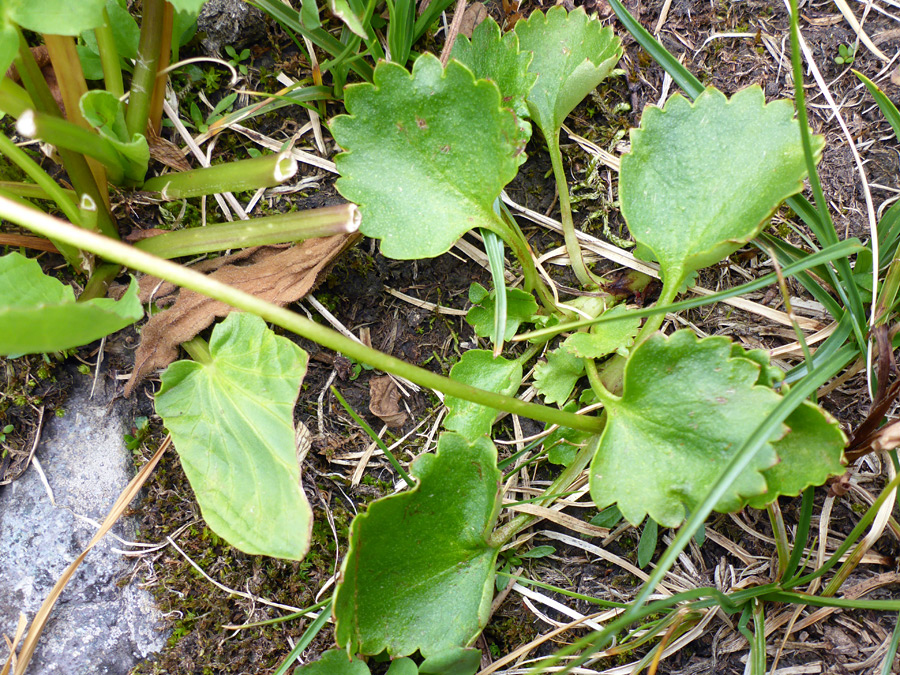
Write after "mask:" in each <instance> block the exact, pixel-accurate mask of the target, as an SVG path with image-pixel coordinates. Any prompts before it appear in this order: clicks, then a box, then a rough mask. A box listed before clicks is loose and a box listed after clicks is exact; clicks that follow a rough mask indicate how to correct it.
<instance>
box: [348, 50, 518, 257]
mask: <svg viewBox="0 0 900 675" xmlns="http://www.w3.org/2000/svg"><path fill="white" fill-rule="evenodd" d="M345 104H346V107H347V111H348V112H349V113H350V114H349V115H339V116H338V117H336V118H334V119H333V120H332V122H331V131H332V133H333V135H334V138H335V140H337V142H338V144H339V145H340V146H341V147H342V148H343V149H344V150H345V152H343V153H341V154H340V155H338V156H337V159H336V162H337V169H338V172H339V173H340V174H341V177H340V178H339V179H338V181H337V188H338V190H339V191H340V193H341V194H342V195H344V197H346V198H347V199H349V200H350V201H352V202H355V203H357V204H358V205H359V208H360V211H361V213H362V225H361V227H360V230H361V231H362V233H363V234H365V235H366V236H369V237H373V238H376V239H380V240H381V251H382V253H384V255H386V256H388V257H391V258H400V259H415V258H428V257H433V256H437V255H440V254H441V253H445V252H446V251H447V250H449V249H450V247H451V246H452V245H453V244H454V243H456V241H457V240H458V239H459V238H460V237H461V236H462V235H463V234H465V233H466V232H468V231H469V230H471V229H473V228H476V227H486V228H488V229H491V230H494V231H497V232H498V233H501V234H502V233H504V232H505V230H504V228H503V225H502V223H501V222H500V221H499V220H498V216H497V215H496V214H495V213H494V209H493V204H494V200H495V199H496V198H497V197H498V196H499V195H500V191H501V190H502V189H503V186H504V185H506V184H507V183H508V182H509V181H511V180H512V179H513V177H514V176H515V175H516V172H517V170H518V166H519V163H520V161H521V155H522V152H523V149H524V142H523V139H521V138H520V135H519V131H518V127H517V123H516V116H515V115H514V114H513V113H512V112H511V111H510V110H508V109H506V108H504V107H502V106H501V101H500V92H499V91H498V90H497V85H495V84H494V83H493V82H488V81H487V80H478V81H477V82H476V80H475V77H474V76H473V75H472V72H471V71H470V70H469V69H468V68H466V67H465V66H463V65H462V64H460V63H459V62H457V61H451V62H450V63H449V64H448V65H447V68H446V70H445V69H443V68H442V67H441V64H440V61H438V60H437V58H436V57H435V56H433V55H431V54H423V55H422V56H420V57H419V58H418V59H417V60H416V62H415V64H414V66H413V71H412V74H410V73H409V72H408V71H407V70H406V69H405V68H403V67H402V66H399V65H397V64H395V63H386V62H382V63H380V64H378V66H377V67H376V68H375V75H374V85H373V84H357V85H353V86H350V87H347V90H346V98H345Z"/></svg>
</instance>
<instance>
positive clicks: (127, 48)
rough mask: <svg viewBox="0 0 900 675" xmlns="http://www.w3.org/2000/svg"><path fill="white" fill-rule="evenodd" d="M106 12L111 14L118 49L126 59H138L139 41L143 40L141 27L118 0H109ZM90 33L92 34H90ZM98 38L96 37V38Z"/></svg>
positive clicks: (111, 28) (110, 20) (110, 25)
mask: <svg viewBox="0 0 900 675" xmlns="http://www.w3.org/2000/svg"><path fill="white" fill-rule="evenodd" d="M106 14H107V16H109V27H110V30H112V35H113V41H114V42H115V43H116V51H117V52H119V56H120V57H122V58H125V59H136V58H137V55H138V43H139V42H140V40H141V28H140V26H138V23H137V21H135V20H134V17H133V16H132V15H131V12H129V11H128V10H127V9H125V8H124V7H122V5H120V4H119V3H118V2H116V0H107V2H106ZM88 35H90V34H88ZM95 40H96V38H95Z"/></svg>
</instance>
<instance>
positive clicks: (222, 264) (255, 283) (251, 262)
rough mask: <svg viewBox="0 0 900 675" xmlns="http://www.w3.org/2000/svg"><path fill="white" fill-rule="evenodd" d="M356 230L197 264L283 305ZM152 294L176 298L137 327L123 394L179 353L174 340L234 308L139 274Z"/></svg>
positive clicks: (146, 296) (143, 292) (301, 292)
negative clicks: (136, 341) (137, 342)
mask: <svg viewBox="0 0 900 675" xmlns="http://www.w3.org/2000/svg"><path fill="white" fill-rule="evenodd" d="M358 238H359V235H358V234H340V235H335V236H333V237H324V238H321V239H307V240H306V241H304V242H303V243H301V244H299V245H296V246H291V247H290V248H283V247H275V246H261V247H257V248H253V249H245V250H243V251H240V252H238V253H236V254H234V255H231V256H225V257H223V258H217V259H215V260H208V261H203V263H201V264H199V265H196V266H194V269H195V270H198V271H201V272H210V276H211V277H212V278H214V279H216V280H218V281H221V282H223V283H226V284H228V285H229V286H233V287H235V288H239V289H240V290H242V291H245V292H247V293H252V294H253V295H255V296H257V297H258V298H261V299H263V300H267V301H269V302H273V303H275V304H278V305H287V304H289V303H291V302H295V301H297V300H299V299H300V298H302V297H303V296H305V295H306V294H307V293H309V292H310V291H311V290H312V289H313V288H314V287H315V286H316V284H317V282H318V281H319V277H320V276H322V273H323V272H324V271H325V269H326V268H327V267H328V266H329V265H330V264H331V263H332V262H333V261H334V259H335V258H336V257H337V256H338V255H340V254H341V253H342V252H343V251H344V250H345V249H346V248H347V247H349V246H350V245H351V244H352V243H353V242H355V241H356V240H357V239H358ZM151 297H152V299H153V300H154V301H155V302H156V303H157V305H158V306H164V305H166V304H167V303H168V304H172V300H173V298H174V304H172V307H171V308H170V309H167V310H166V311H164V312H160V313H159V314H154V315H153V316H152V317H151V318H150V320H149V321H148V322H147V323H146V324H145V325H144V328H143V330H142V331H141V344H140V346H139V347H138V349H137V352H136V353H135V364H134V370H133V371H132V373H131V377H130V378H129V379H128V382H127V383H126V384H125V395H126V396H130V395H131V392H132V391H134V388H135V387H136V386H137V385H138V384H139V383H140V382H141V381H142V380H143V379H144V378H145V377H147V375H149V374H150V373H151V372H153V371H154V370H156V369H157V368H165V367H166V366H168V365H169V364H170V363H172V362H173V361H174V360H175V359H176V358H178V345H179V344H181V343H182V342H186V341H187V340H190V339H191V338H193V337H194V336H196V335H197V334H198V333H199V332H200V331H202V330H203V329H204V328H206V327H208V326H209V325H210V324H212V322H213V321H214V320H215V319H216V318H217V317H223V316H226V315H227V314H228V313H229V312H231V311H232V310H233V308H232V307H231V306H230V305H226V304H225V303H223V302H219V301H218V300H213V299H212V298H208V297H206V296H205V295H200V294H199V293H194V292H193V291H189V290H187V289H181V290H178V289H177V287H175V286H174V285H173V284H170V283H167V282H162V281H160V280H159V279H156V278H154V277H149V276H147V277H143V278H142V279H141V283H140V298H141V301H142V302H148V301H149V300H150V299H151Z"/></svg>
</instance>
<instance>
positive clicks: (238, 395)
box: [156, 312, 312, 560]
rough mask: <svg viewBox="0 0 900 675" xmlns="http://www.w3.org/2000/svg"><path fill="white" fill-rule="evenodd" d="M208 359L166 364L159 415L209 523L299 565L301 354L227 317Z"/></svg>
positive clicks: (308, 516) (250, 321) (242, 545)
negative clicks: (297, 428)
mask: <svg viewBox="0 0 900 675" xmlns="http://www.w3.org/2000/svg"><path fill="white" fill-rule="evenodd" d="M209 353H210V357H209V360H208V361H206V362H205V363H200V362H197V361H176V362H175V363H173V364H172V365H170V366H169V367H168V368H166V370H165V372H164V373H163V375H162V388H161V389H160V391H159V393H158V394H157V395H156V412H157V413H159V415H160V417H162V418H163V422H164V423H165V425H166V428H167V429H168V430H169V432H170V433H171V434H172V440H173V441H174V442H175V449H176V450H177V451H178V456H179V457H180V458H181V464H182V466H183V467H184V472H185V474H186V475H187V478H188V480H189V481H190V483H191V487H192V488H193V489H194V494H195V495H196V496H197V502H198V503H199V504H200V510H201V511H202V512H203V517H204V518H205V519H206V522H207V524H208V525H209V527H210V528H212V530H213V531H214V532H215V533H216V534H218V535H219V536H221V537H222V538H224V539H225V540H226V541H228V543H229V544H231V545H232V546H235V547H236V548H239V549H240V550H242V551H244V552H246V553H253V554H260V555H269V556H273V557H276V558H288V559H290V560H300V559H302V558H303V556H304V555H306V551H307V550H308V548H309V539H310V535H311V533H312V512H311V510H310V507H309V504H308V503H307V501H306V496H305V495H304V493H303V488H302V487H301V486H300V466H299V465H298V463H297V455H296V445H295V441H294V417H293V415H294V403H295V402H296V400H297V394H298V393H299V390H300V383H301V382H302V380H303V376H304V375H305V373H306V362H307V356H306V352H304V351H303V350H302V349H300V347H298V346H297V345H295V344H294V343H293V342H291V341H290V340H288V339H287V338H283V337H279V336H277V335H275V333H273V332H272V331H271V330H269V328H267V327H266V324H265V322H264V321H263V320H262V319H260V318H259V317H256V316H252V315H250V314H241V313H237V312H233V313H231V314H229V315H228V317H227V318H226V319H225V320H224V321H223V322H222V323H220V324H219V325H217V326H216V327H215V328H213V332H212V338H211V340H210V343H209Z"/></svg>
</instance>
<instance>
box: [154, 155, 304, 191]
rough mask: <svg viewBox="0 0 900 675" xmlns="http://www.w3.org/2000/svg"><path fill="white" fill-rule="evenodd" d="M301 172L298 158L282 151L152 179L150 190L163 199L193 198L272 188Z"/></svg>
mask: <svg viewBox="0 0 900 675" xmlns="http://www.w3.org/2000/svg"><path fill="white" fill-rule="evenodd" d="M296 173H297V160H295V159H294V158H293V157H292V156H291V155H290V153H287V152H282V153H276V154H273V155H265V156H264V157H254V158H253V159H242V160H240V161H237V162H226V163H224V164H216V165H215V166H210V167H207V168H205V169H192V170H190V171H180V172H178V173H167V174H165V175H164V176H157V177H156V178H151V179H150V180H148V181H147V182H145V183H144V186H143V189H144V191H146V192H159V193H160V195H161V196H162V198H163V199H165V200H167V201H169V200H173V199H190V198H191V197H202V196H203V195H211V194H217V193H220V192H242V191H244V190H257V189H259V188H261V187H272V186H274V185H278V184H279V183H281V182H283V181H285V180H287V179H288V178H291V177H292V176H293V175H294V174H296Z"/></svg>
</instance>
